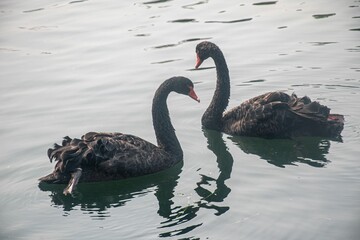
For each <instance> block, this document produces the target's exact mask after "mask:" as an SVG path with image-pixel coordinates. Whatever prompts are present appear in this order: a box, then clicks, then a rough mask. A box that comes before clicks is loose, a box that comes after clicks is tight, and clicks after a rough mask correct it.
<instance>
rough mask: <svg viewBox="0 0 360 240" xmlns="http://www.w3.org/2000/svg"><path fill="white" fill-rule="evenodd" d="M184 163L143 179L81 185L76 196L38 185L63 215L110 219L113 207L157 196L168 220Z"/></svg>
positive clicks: (160, 212) (61, 187)
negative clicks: (76, 211) (75, 213)
mask: <svg viewBox="0 0 360 240" xmlns="http://www.w3.org/2000/svg"><path fill="white" fill-rule="evenodd" d="M182 166H183V163H180V164H178V165H176V166H174V167H173V168H171V169H168V170H165V171H162V172H160V173H157V174H152V175H148V176H143V177H137V178H131V179H125V180H119V181H109V182H97V183H80V184H79V185H78V188H77V191H76V193H75V194H74V196H65V195H64V194H63V189H64V188H65V185H60V184H59V185H56V184H45V183H44V184H39V188H40V189H41V190H42V191H46V192H50V194H49V197H50V201H51V205H52V206H53V207H56V208H60V209H62V210H63V212H64V216H66V215H70V214H71V211H72V210H77V209H80V210H81V211H83V212H84V214H86V213H87V214H90V215H91V217H92V218H94V219H104V218H105V217H110V216H111V215H110V212H109V209H110V208H115V207H121V206H124V205H126V203H127V202H129V201H131V200H132V199H133V198H135V197H138V196H142V195H147V194H149V193H154V195H155V196H156V197H157V199H158V203H159V208H158V210H157V213H158V214H159V215H160V216H162V217H165V218H167V217H168V216H169V215H170V214H171V208H172V207H171V205H172V204H173V202H172V200H171V199H172V198H173V197H174V189H175V187H176V186H177V183H178V179H179V175H180V173H181V171H182V170H181V169H182Z"/></svg>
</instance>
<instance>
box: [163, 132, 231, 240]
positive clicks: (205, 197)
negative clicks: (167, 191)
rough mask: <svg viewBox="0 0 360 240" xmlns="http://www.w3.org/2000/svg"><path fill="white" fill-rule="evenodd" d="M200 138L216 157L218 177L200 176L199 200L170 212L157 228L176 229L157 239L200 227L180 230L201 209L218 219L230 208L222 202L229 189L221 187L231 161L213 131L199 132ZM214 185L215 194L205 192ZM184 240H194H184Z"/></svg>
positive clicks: (228, 171)
mask: <svg viewBox="0 0 360 240" xmlns="http://www.w3.org/2000/svg"><path fill="white" fill-rule="evenodd" d="M203 133H204V136H205V137H206V138H207V144H208V145H207V147H208V149H209V150H211V151H212V152H213V153H214V154H215V156H216V162H217V166H218V169H219V175H218V177H217V178H213V177H210V176H207V175H204V174H200V177H201V179H200V181H198V182H197V183H196V188H195V189H194V190H195V192H196V193H197V194H198V196H199V197H200V200H198V201H196V202H193V203H191V204H189V205H188V206H186V207H180V206H176V207H174V208H173V212H172V214H171V215H170V216H169V218H168V220H167V221H165V222H162V225H163V226H162V227H161V228H169V227H174V228H179V227H180V229H175V230H171V231H166V232H164V233H161V234H160V235H159V237H173V236H179V235H183V234H185V233H189V232H191V231H192V230H194V229H195V228H197V227H200V226H201V225H202V223H197V224H192V225H190V226H186V227H182V226H184V225H186V224H185V223H187V222H190V221H191V220H194V219H195V218H196V217H197V215H198V212H199V211H200V210H201V209H206V210H213V211H214V215H216V216H220V215H222V214H224V213H226V212H227V211H228V210H229V209H230V207H229V206H226V205H225V206H224V204H223V203H224V200H225V199H226V197H227V196H228V195H229V193H230V192H231V189H230V188H229V187H228V186H227V185H226V184H225V182H226V180H227V179H229V178H230V176H231V171H232V166H233V162H234V160H233V157H232V156H231V154H230V153H229V152H228V150H227V147H226V145H225V141H224V140H223V138H222V136H223V134H222V133H220V132H217V131H213V130H206V129H203ZM213 184H215V186H216V187H215V190H213V191H210V190H208V189H207V188H208V186H211V185H213ZM184 239H197V238H196V237H194V236H193V237H191V238H184Z"/></svg>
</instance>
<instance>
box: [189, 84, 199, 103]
mask: <svg viewBox="0 0 360 240" xmlns="http://www.w3.org/2000/svg"><path fill="white" fill-rule="evenodd" d="M189 96H190V97H191V98H192V99H194V100H195V101H197V102H200V98H198V96H197V95H196V93H195V91H194V89H193V88H192V87H190V91H189Z"/></svg>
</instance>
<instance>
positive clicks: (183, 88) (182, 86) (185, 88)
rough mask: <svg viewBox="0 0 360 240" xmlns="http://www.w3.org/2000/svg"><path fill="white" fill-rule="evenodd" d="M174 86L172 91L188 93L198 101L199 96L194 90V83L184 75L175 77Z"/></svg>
mask: <svg viewBox="0 0 360 240" xmlns="http://www.w3.org/2000/svg"><path fill="white" fill-rule="evenodd" d="M175 79H176V86H175V88H174V91H175V92H177V93H180V94H184V95H188V96H189V97H191V98H192V99H194V100H195V101H197V102H200V98H199V97H198V96H197V95H196V93H195V91H194V83H193V82H192V81H191V80H190V79H188V78H186V77H175Z"/></svg>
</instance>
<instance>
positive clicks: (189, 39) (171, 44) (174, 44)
mask: <svg viewBox="0 0 360 240" xmlns="http://www.w3.org/2000/svg"><path fill="white" fill-rule="evenodd" d="M208 39H211V38H188V39H185V40H181V41H179V42H177V43H169V44H163V45H158V46H155V47H152V49H161V48H169V47H176V46H179V45H181V44H183V43H187V42H194V41H201V40H208Z"/></svg>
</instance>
